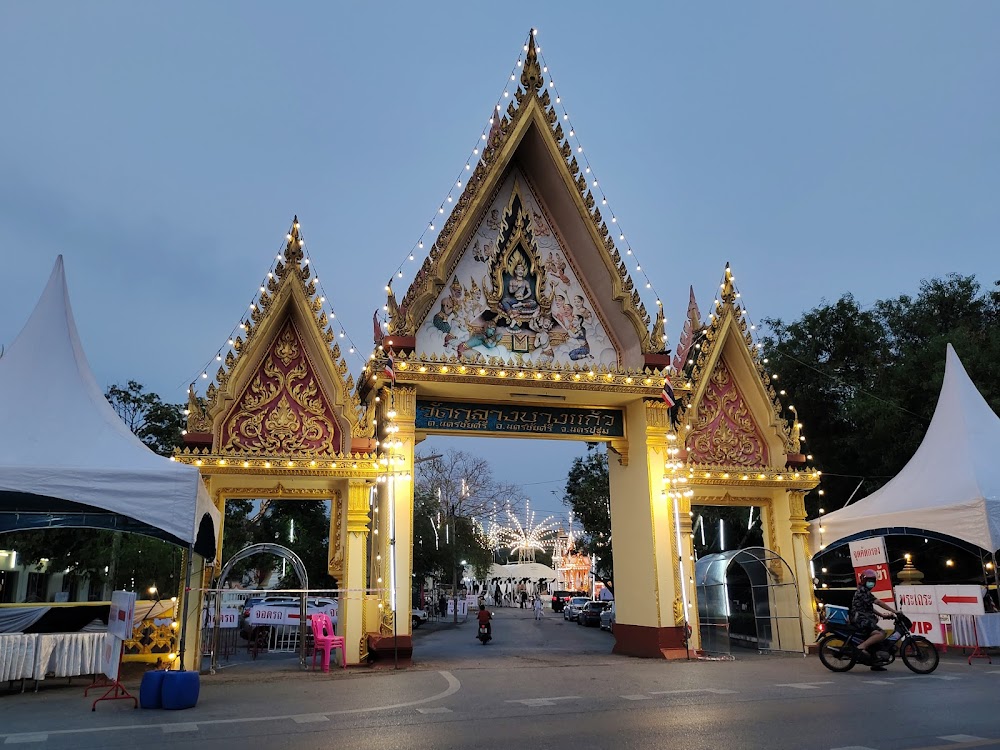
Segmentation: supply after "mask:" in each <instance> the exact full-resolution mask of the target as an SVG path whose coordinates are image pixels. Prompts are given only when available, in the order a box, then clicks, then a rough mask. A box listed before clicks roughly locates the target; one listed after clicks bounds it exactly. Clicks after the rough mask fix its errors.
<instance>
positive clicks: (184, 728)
mask: <svg viewBox="0 0 1000 750" xmlns="http://www.w3.org/2000/svg"><path fill="white" fill-rule="evenodd" d="M160 728H161V729H162V730H163V731H164V732H165V733H166V734H171V733H173V732H197V731H198V725H197V724H192V723H191V722H185V723H181V724H164V725H163V726H162V727H160Z"/></svg>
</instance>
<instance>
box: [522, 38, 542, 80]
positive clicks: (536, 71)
mask: <svg viewBox="0 0 1000 750" xmlns="http://www.w3.org/2000/svg"><path fill="white" fill-rule="evenodd" d="M535 33H536V30H535V29H532V30H531V32H530V33H529V34H528V54H527V55H525V58H524V68H523V69H522V71H521V85H522V86H524V90H525V91H527V92H528V93H529V94H531V93H534V94H537V93H538V91H539V89H541V88H542V84H543V81H542V67H541V65H539V64H538V50H537V49H536V48H535Z"/></svg>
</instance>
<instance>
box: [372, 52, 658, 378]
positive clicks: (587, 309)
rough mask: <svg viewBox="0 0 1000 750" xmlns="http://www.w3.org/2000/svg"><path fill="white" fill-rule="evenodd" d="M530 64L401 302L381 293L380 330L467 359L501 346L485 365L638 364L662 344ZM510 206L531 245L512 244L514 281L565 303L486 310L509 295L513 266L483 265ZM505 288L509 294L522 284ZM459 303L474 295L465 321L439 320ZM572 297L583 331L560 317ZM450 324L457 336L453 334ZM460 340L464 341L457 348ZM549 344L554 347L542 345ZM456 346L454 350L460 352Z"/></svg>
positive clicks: (566, 314) (568, 314)
mask: <svg viewBox="0 0 1000 750" xmlns="http://www.w3.org/2000/svg"><path fill="white" fill-rule="evenodd" d="M536 63H537V61H536V59H535V57H534V47H533V46H532V47H531V49H529V53H528V59H527V61H526V63H525V74H524V75H523V76H522V79H521V83H522V86H523V87H524V88H523V89H519V90H518V92H517V94H516V97H515V98H516V99H517V104H516V106H515V105H514V104H513V103H512V104H511V106H510V107H509V108H508V110H507V113H506V116H505V117H504V116H501V114H500V113H496V117H497V118H501V119H500V120H498V122H497V123H496V127H495V130H494V131H493V132H491V134H490V137H489V140H488V142H487V145H486V148H485V149H484V151H483V154H482V156H481V158H480V161H479V163H478V164H477V165H476V167H475V170H474V171H473V173H472V175H471V177H470V179H469V181H468V182H467V183H466V185H465V187H464V189H463V193H462V195H461V196H460V198H459V200H458V201H457V203H456V206H455V208H454V210H453V211H452V213H451V215H450V216H449V217H448V220H447V221H446V222H445V225H444V226H443V227H441V230H440V233H439V235H438V238H437V240H436V241H435V243H434V245H433V247H432V248H431V250H430V253H429V255H428V257H427V258H426V259H425V261H424V263H423V265H422V266H421V268H420V270H419V271H418V273H417V275H416V278H415V279H414V281H413V283H412V284H411V285H410V287H409V289H408V290H407V292H406V294H405V296H404V297H403V300H402V303H401V304H399V305H397V304H396V303H395V298H394V297H393V296H392V295H390V300H389V303H388V309H389V311H390V321H389V333H390V334H393V335H398V336H401V337H415V338H416V351H417V353H418V354H427V355H433V356H445V357H454V356H466V357H467V356H474V355H469V354H468V351H469V350H473V351H475V352H476V353H477V354H479V355H482V356H493V352H492V351H491V350H492V349H496V348H497V347H502V350H501V351H497V352H496V356H501V357H505V358H508V359H519V360H521V361H528V362H538V361H542V360H544V359H546V358H547V359H549V360H553V361H561V362H563V363H573V362H574V361H579V360H574V359H573V358H571V357H570V356H569V355H570V352H573V351H575V355H574V356H576V357H580V358H587V364H595V365H597V364H604V365H607V366H612V367H633V368H639V367H642V366H643V355H644V354H645V353H647V352H653V351H659V350H660V348H661V347H662V342H657V343H658V344H659V346H656V345H652V344H651V336H650V332H649V330H648V329H649V316H648V315H647V313H646V310H645V308H644V307H643V305H642V301H641V299H640V298H639V294H638V291H637V289H636V288H635V285H634V284H633V282H632V279H631V277H630V275H629V272H628V269H627V268H626V266H625V265H624V263H623V259H622V257H621V256H620V254H619V253H618V250H617V249H616V247H615V242H614V239H613V238H612V236H611V234H610V232H609V229H608V226H607V224H606V223H605V221H604V219H603V217H602V215H601V210H600V207H599V206H598V205H597V201H596V200H595V198H594V196H593V194H592V193H591V191H590V190H589V188H588V181H587V178H586V176H585V174H584V173H583V171H582V170H581V167H580V165H579V164H578V162H577V159H576V158H575V157H574V156H573V152H572V149H571V147H570V145H569V142H568V140H566V136H565V134H564V132H563V129H562V126H561V124H560V123H559V122H558V118H557V116H556V112H555V109H554V108H553V107H552V106H551V102H550V99H549V94H548V92H547V91H545V90H544V89H542V88H541V79H540V75H541V71H540V68H537V64H536ZM536 68H537V70H536ZM536 74H537V75H536ZM515 199H516V200H518V201H519V202H520V209H521V210H522V211H523V212H524V213H523V217H525V218H526V222H527V228H529V229H530V230H531V233H532V235H533V238H534V246H533V247H530V246H529V244H530V243H528V244H525V243H522V251H518V252H522V253H523V255H522V256H521V257H522V258H523V260H524V264H525V267H526V272H525V276H524V279H523V280H525V281H526V283H527V285H528V288H529V289H530V293H531V294H533V295H538V294H539V293H541V294H542V295H543V296H544V295H546V294H554V295H559V294H561V293H566V294H568V295H569V297H570V299H565V300H559V299H557V298H556V297H553V300H552V301H551V303H549V302H547V301H546V300H545V299H543V298H542V297H538V298H537V299H532V300H530V301H528V302H527V304H525V305H522V306H521V308H520V309H519V310H516V311H515V312H516V315H515V316H514V318H511V316H509V315H506V314H504V311H502V310H500V311H498V310H497V309H495V308H496V307H497V306H498V305H499V304H500V302H498V301H494V302H493V303H492V304H491V302H490V300H489V299H488V298H487V295H490V294H492V295H493V296H494V297H495V298H496V297H497V295H500V296H502V295H503V294H509V293H510V292H509V291H504V290H503V289H502V288H501V287H502V286H503V285H504V284H506V285H507V286H508V287H509V285H510V282H511V280H512V278H513V276H514V271H515V269H516V263H515V265H514V266H512V267H511V268H510V269H508V271H506V272H501V273H500V275H499V276H498V275H496V274H494V273H492V271H495V270H496V269H490V268H487V266H488V264H489V259H490V257H491V256H492V254H493V253H494V252H503V251H504V250H505V249H506V248H500V247H499V245H498V243H499V242H500V241H501V237H500V234H501V225H502V224H503V222H504V214H505V211H506V210H507V209H509V208H510V207H511V206H512V205H513V201H514V200H515ZM511 220H512V221H516V220H517V217H516V216H512V217H511ZM532 265H534V269H535V270H534V272H532V271H531V270H530V267H531V266H532ZM504 273H507V276H504V275H503V274H504ZM543 276H544V279H543ZM484 278H485V280H486V284H485V285H484ZM514 283H515V285H518V286H520V285H521V283H522V280H516V281H515V282H514ZM452 295H455V296H454V297H453V296H452ZM459 297H461V300H462V301H466V300H471V299H472V298H475V299H476V300H478V301H477V302H476V305H475V306H477V307H479V308H481V309H479V310H476V311H475V315H472V311H471V310H470V311H469V315H468V316H466V317H462V318H461V319H459V320H449V318H454V311H453V308H456V307H457V306H458V301H459V300H458V298H459ZM577 297H579V301H578V306H579V308H580V312H581V313H582V316H581V315H577V316H576V317H583V319H584V322H583V325H582V327H581V325H580V323H579V321H577V320H574V319H573V317H574V312H573V311H572V310H571V308H574V307H575V306H577V305H576V304H575V302H574V300H575V298H577ZM522 302H525V301H524V300H522ZM536 304H537V306H538V310H539V313H538V314H537V315H536V314H535V307H534V305H536ZM442 306H443V307H442ZM543 308H545V310H547V311H545V310H543ZM553 310H554V311H556V312H558V313H559V315H556V314H554V313H553ZM487 311H489V312H490V313H492V315H487V316H486V317H487V318H490V317H492V316H495V318H494V320H496V321H497V329H496V330H491V328H490V327H489V326H486V325H484V323H490V322H491V321H490V320H482V319H481V316H482V313H483V312H487ZM435 317H436V318H437V325H435V323H434V319H435ZM463 323H464V324H466V325H464V326H463V325H462V324H463ZM455 326H457V328H458V330H457V331H452V330H451V329H452V328H453V327H455ZM546 327H549V330H547V331H546V330H545V329H546ZM581 328H582V329H583V330H581ZM538 329H542V330H538ZM584 331H585V332H584ZM553 332H554V334H555V335H553ZM573 335H576V336H577V337H578V339H577V340H578V345H577V346H575V347H567V346H566V345H565V342H566V341H568V340H569V338H570V337H571V336H573ZM546 336H547V337H548V342H546ZM462 337H464V338H465V341H464V342H459V341H458V339H460V338H462ZM554 340H558V341H557V343H556V344H553V345H551V346H550V345H549V344H551V343H552V342H553V341H554ZM536 341H537V342H538V343H537V344H536ZM459 343H462V344H463V347H462V352H461V353H459V352H458V347H459Z"/></svg>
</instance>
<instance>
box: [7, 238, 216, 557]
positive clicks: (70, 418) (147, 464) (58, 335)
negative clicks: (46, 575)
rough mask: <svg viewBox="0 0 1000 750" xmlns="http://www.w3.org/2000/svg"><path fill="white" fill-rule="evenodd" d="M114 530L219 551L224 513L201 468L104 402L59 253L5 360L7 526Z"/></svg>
mask: <svg viewBox="0 0 1000 750" xmlns="http://www.w3.org/2000/svg"><path fill="white" fill-rule="evenodd" d="M60 526H61V527H97V528H115V529H122V530H128V531H136V532H139V533H143V534H147V535H150V536H155V537H158V538H161V539H165V540H168V541H171V542H175V543H178V544H183V545H185V546H186V545H188V544H192V543H193V544H195V549H196V551H198V552H199V554H202V555H204V556H206V557H209V558H211V557H214V555H215V541H216V533H217V529H218V527H219V512H218V510H217V509H216V508H215V506H214V505H213V503H212V501H211V499H210V498H209V496H208V491H207V490H206V489H205V486H204V485H203V484H202V482H201V476H200V474H199V472H198V470H197V469H196V468H195V467H193V466H183V465H181V464H178V463H174V462H173V461H171V460H170V459H167V458H164V457H162V456H158V455H156V454H155V453H153V452H152V451H151V450H150V449H149V448H148V447H146V445H145V444H144V443H143V442H142V441H141V440H139V438H137V437H136V436H135V435H134V434H133V433H132V432H131V431H130V430H129V429H128V427H127V426H126V425H125V423H124V422H122V420H121V419H120V418H119V417H118V415H117V414H116V413H115V411H114V409H112V407H111V405H110V404H109V403H108V402H107V399H105V397H104V394H103V393H102V392H101V389H100V387H99V386H98V384H97V381H96V379H95V378H94V374H93V372H92V371H91V369H90V365H89V364H88V363H87V357H86V354H85V353H84V351H83V347H82V346H81V344H80V337H79V334H78V333H77V329H76V323H75V321H74V319H73V311H72V308H71V306H70V301H69V291H68V289H67V287H66V277H65V273H64V270H63V259H62V256H59V257H58V258H57V259H56V263H55V267H54V268H53V269H52V275H51V276H50V277H49V281H48V284H47V285H46V287H45V291H43V292H42V296H41V298H40V299H39V301H38V304H37V305H36V306H35V309H34V311H33V312H32V314H31V317H30V318H29V319H28V322H27V323H26V324H25V326H24V328H23V329H22V330H21V332H20V334H18V337H17V338H16V339H15V340H14V343H13V344H11V346H10V347H9V348H8V350H7V352H6V353H5V354H4V355H3V356H2V357H0V531H10V530H14V529H24V528H45V527H60Z"/></svg>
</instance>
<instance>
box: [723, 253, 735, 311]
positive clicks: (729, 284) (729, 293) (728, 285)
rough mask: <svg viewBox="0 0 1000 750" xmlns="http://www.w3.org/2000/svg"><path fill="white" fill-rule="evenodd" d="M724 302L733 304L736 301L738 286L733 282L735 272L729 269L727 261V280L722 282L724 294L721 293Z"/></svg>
mask: <svg viewBox="0 0 1000 750" xmlns="http://www.w3.org/2000/svg"><path fill="white" fill-rule="evenodd" d="M720 297H721V299H722V304H724V305H726V304H730V305H731V304H732V303H734V302H735V301H736V287H735V286H734V284H733V272H732V271H731V270H729V264H728V263H726V280H725V281H724V282H723V283H722V294H721V295H720Z"/></svg>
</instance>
